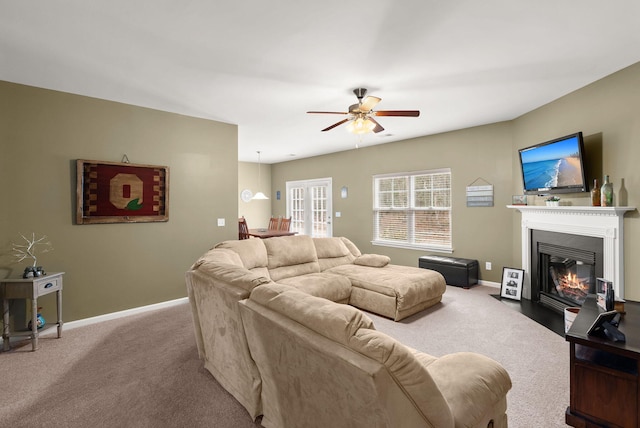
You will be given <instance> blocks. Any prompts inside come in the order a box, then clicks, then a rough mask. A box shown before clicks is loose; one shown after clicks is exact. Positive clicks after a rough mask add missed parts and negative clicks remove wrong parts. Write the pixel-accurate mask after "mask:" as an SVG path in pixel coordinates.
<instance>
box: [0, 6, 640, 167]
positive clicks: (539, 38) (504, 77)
mask: <svg viewBox="0 0 640 428" xmlns="http://www.w3.org/2000/svg"><path fill="white" fill-rule="evenodd" d="M639 18H640V1H638V0H616V1H613V2H606V1H602V0H535V1H527V2H525V1H514V0H485V1H482V2H480V1H477V0H466V1H465V0H449V1H442V0H368V1H365V2H356V1H344V0H341V1H338V0H321V1H316V2H313V3H310V2H307V1H301V0H274V1H264V0H236V1H220V0H218V1H213V0H173V1H172V0H135V1H131V0H109V1H106V0H91V1H86V0H57V1H51V0H49V1H35V0H22V1H16V0H0V80H6V81H10V82H16V83H23V84H27V85H32V86H38V87H42V88H49V89H55V90H59V91H65V92H71V93H74V94H81V95H87V96H92V97H98V98H103V99H107V100H113V101H119V102H123V103H128V104H134V105H138V106H144V107H151V108H155V109H159V110H165V111H169V112H176V113H181V114H185V115H189V116H196V117H201V118H207V119H213V120H217V121H222V122H226V123H232V124H237V125H238V134H239V148H238V159H239V160H241V161H248V162H256V161H257V154H256V151H258V150H259V151H261V152H262V155H261V157H262V161H263V162H264V163H274V162H280V161H286V160H291V159H298V158H303V157H309V156H315V155H319V154H323V153H330V152H337V151H342V150H350V149H353V148H354V147H355V146H356V144H359V145H360V147H363V146H368V145H373V144H381V143H389V142H393V141H398V140H403V139H407V138H412V137H418V136H422V135H429V134H435V133H440V132H444V131H450V130H455V129H461V128H467V127H470V126H476V125H482V124H487V123H493V122H498V121H503V120H510V119H513V118H515V117H518V116H520V115H522V114H523V113H526V112H528V111H531V110H533V109H535V108H537V107H539V106H541V105H544V104H546V103H548V102H550V101H552V100H554V99H557V98H559V97H561V96H562V95H564V94H567V93H569V92H571V91H573V90H576V89H578V88H580V87H583V86H585V85H587V84H589V83H591V82H593V81H595V80H597V79H600V78H602V77H604V76H606V75H608V74H611V73H613V72H615V71H617V70H620V69H622V68H624V67H626V66H628V65H631V64H633V63H635V62H638V61H640V31H639V30H638V28H639V27H638V25H639V24H638V22H639ZM356 87H366V88H369V94H371V95H376V96H378V97H380V98H382V101H381V102H380V104H378V106H377V109H381V110H396V109H418V110H420V111H421V115H420V117H419V118H396V117H380V118H378V121H379V122H380V123H381V124H382V126H384V127H385V128H386V129H385V131H383V132H381V133H380V134H368V135H366V136H364V137H363V138H362V140H361V141H360V140H359V137H356V136H354V135H352V134H349V133H347V132H346V129H345V125H342V126H340V127H337V128H335V129H333V130H331V131H328V132H320V130H321V129H323V128H325V127H327V126H329V125H331V124H332V123H335V122H337V121H339V120H340V119H342V118H343V117H342V116H330V115H309V114H306V111H308V110H330V111H346V109H347V107H348V106H349V105H350V104H353V103H355V102H356V101H357V99H356V98H355V96H354V95H353V93H352V90H353V89H354V88H356ZM292 156H295V157H292Z"/></svg>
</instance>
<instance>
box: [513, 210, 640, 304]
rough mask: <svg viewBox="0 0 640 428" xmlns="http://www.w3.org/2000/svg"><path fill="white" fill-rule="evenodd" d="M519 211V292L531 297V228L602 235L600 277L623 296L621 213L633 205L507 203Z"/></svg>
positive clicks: (618, 295) (622, 225)
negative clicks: (522, 275)
mask: <svg viewBox="0 0 640 428" xmlns="http://www.w3.org/2000/svg"><path fill="white" fill-rule="evenodd" d="M507 208H513V209H517V210H518V211H520V212H521V213H522V269H524V271H525V281H524V283H523V286H522V296H523V297H525V298H527V299H530V298H531V276H530V272H531V231H532V230H545V231H550V232H560V233H569V234H573V235H582V236H593V237H596V238H602V242H603V266H602V272H603V277H604V278H606V279H607V280H610V281H612V282H613V287H614V290H615V293H616V297H619V298H622V299H624V221H623V220H624V215H625V214H626V213H627V212H629V211H634V210H635V207H586V206H559V207H547V206H533V205H507Z"/></svg>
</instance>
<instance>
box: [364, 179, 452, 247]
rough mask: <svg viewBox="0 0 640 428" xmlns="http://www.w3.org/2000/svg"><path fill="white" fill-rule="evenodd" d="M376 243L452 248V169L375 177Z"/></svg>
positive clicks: (374, 211)
mask: <svg viewBox="0 0 640 428" xmlns="http://www.w3.org/2000/svg"><path fill="white" fill-rule="evenodd" d="M373 185H374V202H373V216H374V219H373V227H374V231H373V243H374V244H377V245H388V246H395V247H409V248H424V249H432V250H441V251H451V250H452V245H451V170H450V169H448V168H447V169H439V170H434V171H419V172H411V173H397V174H384V175H376V176H374V177H373Z"/></svg>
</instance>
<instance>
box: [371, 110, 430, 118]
mask: <svg viewBox="0 0 640 428" xmlns="http://www.w3.org/2000/svg"><path fill="white" fill-rule="evenodd" d="M373 114H375V115H376V116H404V117H418V116H420V110H378V111H375V112H373Z"/></svg>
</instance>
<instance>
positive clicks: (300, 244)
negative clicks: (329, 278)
mask: <svg viewBox="0 0 640 428" xmlns="http://www.w3.org/2000/svg"><path fill="white" fill-rule="evenodd" d="M262 242H264V246H265V248H266V251H267V257H268V263H267V267H268V268H269V276H270V277H271V279H272V280H274V281H279V280H281V279H283V278H289V277H292V276H300V275H306V274H309V273H317V272H320V265H319V264H318V256H317V254H316V247H315V245H313V239H312V238H311V237H310V236H306V235H299V236H282V237H277V238H268V239H263V240H262Z"/></svg>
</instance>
